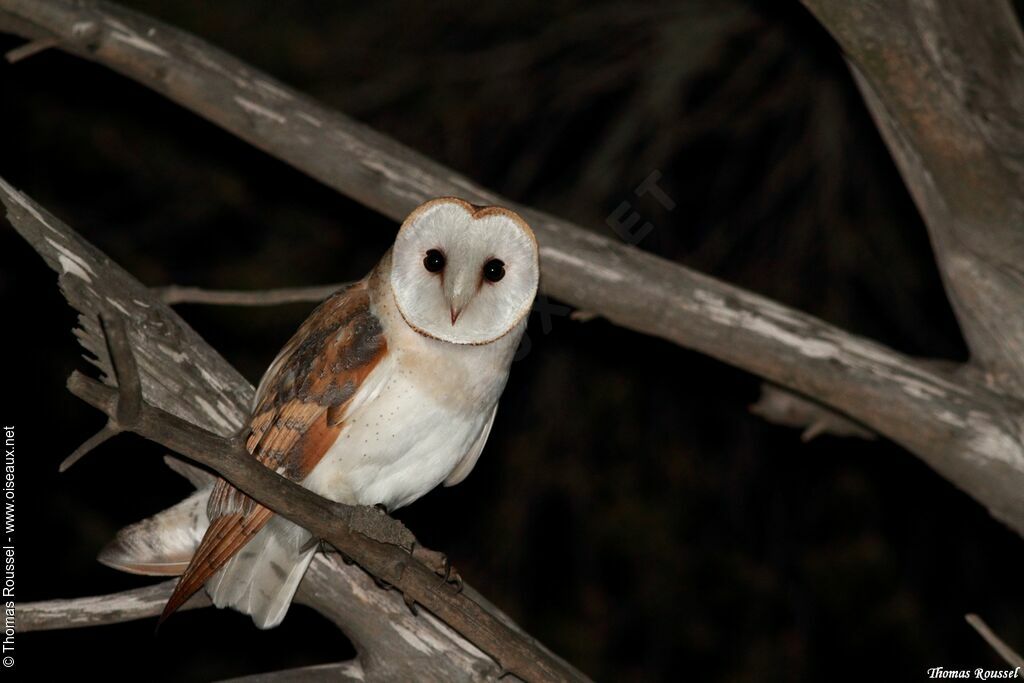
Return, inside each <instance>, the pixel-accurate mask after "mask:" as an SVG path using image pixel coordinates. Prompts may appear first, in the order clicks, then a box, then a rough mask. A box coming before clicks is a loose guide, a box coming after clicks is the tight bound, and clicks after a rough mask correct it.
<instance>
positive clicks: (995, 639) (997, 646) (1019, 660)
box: [964, 614, 1024, 669]
mask: <svg viewBox="0 0 1024 683" xmlns="http://www.w3.org/2000/svg"><path fill="white" fill-rule="evenodd" d="M964 619H966V620H967V623H968V624H970V625H971V627H972V628H973V629H974V630H975V631H977V632H978V635H980V636H981V637H982V638H984V639H985V642H986V643H988V644H989V645H990V646H991V647H992V649H993V650H995V651H996V652H998V653H999V656H1000V657H1002V658H1003V659H1004V660H1006V663H1007V664H1009V665H1010V666H1015V667H1019V668H1021V669H1024V657H1021V656H1020V655H1019V654H1017V653H1016V652H1015V651H1014V649H1013V648H1011V647H1010V646H1009V645H1007V644H1006V643H1005V642H1003V640H1002V639H1001V638H1000V637H999V636H997V635H996V634H995V633H993V632H992V629H990V628H989V627H988V624H986V623H985V621H984V620H983V619H982V618H981V617H979V616H978V615H977V614H965V615H964Z"/></svg>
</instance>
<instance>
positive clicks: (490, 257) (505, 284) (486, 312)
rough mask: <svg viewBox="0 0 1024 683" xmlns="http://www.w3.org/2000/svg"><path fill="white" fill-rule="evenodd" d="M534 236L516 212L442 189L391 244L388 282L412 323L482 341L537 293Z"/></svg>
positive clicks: (510, 322)
mask: <svg viewBox="0 0 1024 683" xmlns="http://www.w3.org/2000/svg"><path fill="white" fill-rule="evenodd" d="M539 277H540V267H539V264H538V255H537V240H536V239H535V238H534V236H533V231H532V230H530V228H529V226H527V225H526V222H525V221H523V219H522V218H520V217H519V216H518V215H516V214H515V213H513V212H512V211H509V210H508V209H502V208H499V207H496V206H489V207H486V208H477V207H475V206H473V205H472V204H469V203H467V202H464V201H462V200H461V199H455V198H453V197H444V198H441V199H432V200H430V201H429V202H427V203H425V204H423V205H421V206H420V207H418V208H417V209H416V210H414V211H413V212H412V213H411V214H409V217H408V218H406V219H405V222H404V223H402V227H401V229H400V230H399V231H398V236H397V237H396V238H395V246H394V248H393V250H392V264H391V288H392V290H393V291H394V293H395V300H396V301H397V303H398V309H399V310H400V311H401V313H402V317H403V318H405V321H406V322H407V323H409V325H411V326H412V327H413V328H414V329H416V330H417V331H419V332H420V333H421V334H425V335H427V336H430V337H434V338H436V339H441V340H443V341H446V342H451V343H453V344H487V343H489V342H492V341H494V340H496V339H499V338H500V337H502V336H504V335H505V334H507V333H508V332H509V331H510V330H511V329H512V328H513V327H515V325H516V324H517V323H518V322H519V321H520V320H522V319H523V317H524V316H526V314H527V313H529V311H530V306H531V305H532V304H533V298H534V297H535V296H536V294H537V282H538V279H539Z"/></svg>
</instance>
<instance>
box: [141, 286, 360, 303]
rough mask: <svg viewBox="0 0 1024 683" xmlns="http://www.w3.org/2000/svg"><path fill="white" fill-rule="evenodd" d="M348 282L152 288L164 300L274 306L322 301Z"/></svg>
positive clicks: (168, 301)
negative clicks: (248, 288)
mask: <svg viewBox="0 0 1024 683" xmlns="http://www.w3.org/2000/svg"><path fill="white" fill-rule="evenodd" d="M349 284H351V283H349V282H339V283H336V284H333V285H316V286H313V287H282V288H280V289H262V290H253V291H246V290H241V289H220V290H214V289H203V288H201V287H182V286H179V285H168V286H166V287H154V288H153V289H154V291H155V292H156V293H157V294H158V295H159V297H160V298H161V299H162V300H163V302H164V303H166V304H172V305H174V304H213V305H219V306H276V305H279V304H291V303H299V302H306V301H323V300H324V299H326V298H327V297H328V296H330V295H331V294H333V293H334V292H336V291H338V290H339V289H341V288H342V287H347V286H348V285H349Z"/></svg>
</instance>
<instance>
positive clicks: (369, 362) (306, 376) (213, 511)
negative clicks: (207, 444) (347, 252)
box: [160, 280, 387, 623]
mask: <svg viewBox="0 0 1024 683" xmlns="http://www.w3.org/2000/svg"><path fill="white" fill-rule="evenodd" d="M386 353H387V342H386V340H385V338H384V334H383V330H382V329H381V325H380V321H379V320H378V319H377V318H376V317H375V316H374V315H373V313H371V312H370V291H369V284H368V282H367V280H363V281H361V282H358V283H356V284H354V285H352V286H351V287H349V288H348V289H345V290H342V291H340V292H338V293H337V294H335V295H333V296H332V297H331V298H329V299H327V300H326V301H325V302H324V303H322V304H321V305H320V306H319V307H317V309H316V310H315V311H313V313H312V314H311V315H310V316H309V318H308V319H307V320H306V322H304V323H303V324H302V326H301V327H300V328H299V330H298V332H296V333H295V336H293V337H292V338H291V340H290V341H289V342H288V343H287V344H286V345H285V347H284V349H282V350H281V353H280V354H278V357H277V358H276V359H275V360H274V362H273V363H272V364H271V366H270V368H269V369H268V370H267V373H266V375H265V376H264V378H263V381H262V382H260V388H259V390H258V391H257V394H256V409H255V411H254V413H253V418H252V420H251V421H250V423H249V435H248V439H247V440H246V448H247V449H248V450H249V452H250V453H252V454H253V455H254V456H255V457H256V459H257V460H259V461H260V462H261V463H262V464H263V465H264V466H266V467H269V468H271V469H273V470H275V471H276V472H277V473H278V474H281V475H283V476H285V477H287V478H289V479H291V480H293V481H302V480H303V479H305V478H306V476H307V475H308V474H309V473H310V472H312V471H313V468H314V467H316V465H317V463H318V462H320V459H321V458H322V457H323V456H324V454H325V453H326V452H327V450H328V449H329V448H330V447H331V445H332V444H333V443H334V441H335V440H336V439H337V438H338V434H339V433H340V432H341V430H342V429H343V428H344V422H343V418H344V415H345V411H346V409H347V407H348V406H349V404H350V403H351V401H352V399H353V397H354V396H355V395H356V393H357V392H358V390H359V387H360V385H361V384H362V383H363V381H364V380H365V379H366V377H367V376H368V375H369V374H370V372H372V371H373V369H374V368H375V367H377V365H378V364H379V363H380V361H381V359H382V358H383V357H384V356H385V354H386ZM207 514H208V516H209V518H210V527H209V529H207V531H206V535H205V536H203V540H202V542H201V543H200V544H199V547H198V548H197V549H196V552H195V554H194V555H193V556H192V560H191V561H190V562H189V565H188V567H187V568H186V569H185V572H184V573H183V574H182V575H181V579H180V580H179V581H178V585H177V586H175V588H174V593H173V594H172V595H171V597H170V599H169V600H168V601H167V605H166V606H165V607H164V611H163V614H162V615H161V617H160V621H161V623H162V622H163V621H164V620H165V619H167V617H169V616H170V615H171V614H173V613H174V611H175V610H177V609H178V608H179V607H181V605H183V604H184V603H185V601H186V600H188V599H189V598H190V597H192V595H193V594H194V593H195V592H196V591H198V590H199V589H200V588H201V587H202V586H203V584H205V583H206V582H207V581H208V580H209V579H210V578H211V577H212V576H213V575H214V574H216V573H217V571H218V570H219V569H220V568H221V567H223V566H224V565H225V564H226V563H227V561H228V560H230V559H231V557H232V556H234V555H235V553H237V552H238V551H239V550H241V549H242V547H243V546H245V544H246V543H248V542H249V541H250V540H251V539H252V537H253V536H255V535H256V533H257V532H258V531H259V530H260V529H261V528H263V526H264V525H265V524H266V523H267V522H268V521H269V520H270V518H271V517H272V516H273V514H274V513H273V512H272V511H271V510H270V509H268V508H266V507H264V506H263V505H260V504H259V503H257V502H256V501H255V500H253V499H252V498H250V497H249V496H247V495H245V494H244V493H242V492H241V491H239V490H238V489H236V488H235V487H234V486H232V485H231V484H229V483H228V482H227V481H225V480H223V479H218V480H217V483H216V484H215V485H214V489H213V492H212V493H211V494H210V502H209V505H208V507H207Z"/></svg>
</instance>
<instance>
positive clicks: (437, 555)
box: [412, 545, 463, 593]
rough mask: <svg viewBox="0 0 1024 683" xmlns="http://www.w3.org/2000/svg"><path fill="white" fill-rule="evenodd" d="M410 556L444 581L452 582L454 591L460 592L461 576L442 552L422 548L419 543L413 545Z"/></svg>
mask: <svg viewBox="0 0 1024 683" xmlns="http://www.w3.org/2000/svg"><path fill="white" fill-rule="evenodd" d="M412 556H413V558H415V559H416V560H417V561H419V562H420V563H421V564H423V565H424V566H425V567H427V568H428V569H430V570H431V571H432V572H434V573H435V574H437V575H438V576H440V577H441V579H442V581H443V582H444V583H449V584H452V585H453V586H454V587H455V592H456V593H461V592H462V586H463V582H462V577H461V576H460V575H459V572H458V571H456V570H455V567H453V566H452V562H451V560H449V559H448V556H447V555H445V554H444V553H442V552H440V551H437V550H431V549H430V548H424V547H423V546H421V545H416V546H413V549H412Z"/></svg>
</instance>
